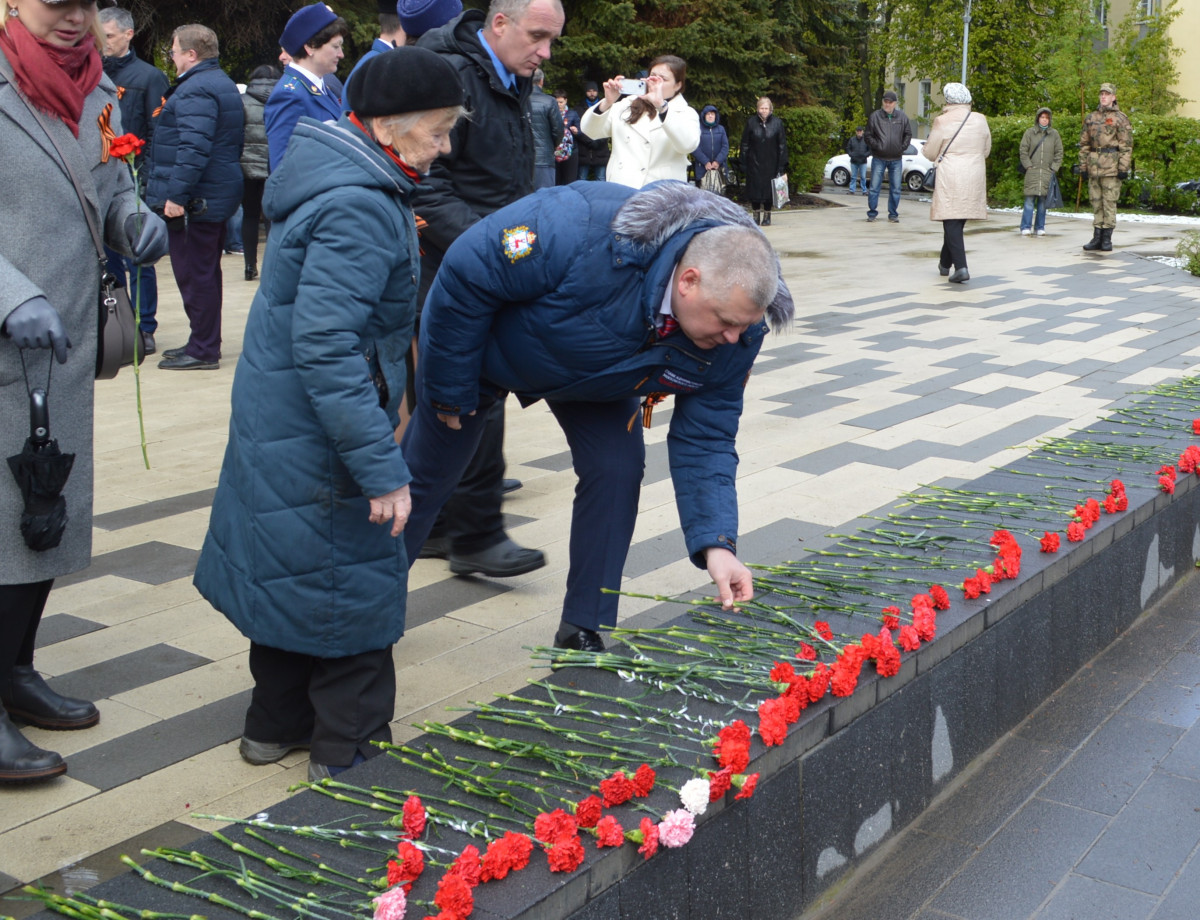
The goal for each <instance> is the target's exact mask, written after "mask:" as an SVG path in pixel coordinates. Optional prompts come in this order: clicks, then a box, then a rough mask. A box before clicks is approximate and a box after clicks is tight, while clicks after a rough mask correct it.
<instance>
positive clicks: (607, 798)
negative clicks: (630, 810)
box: [600, 770, 633, 808]
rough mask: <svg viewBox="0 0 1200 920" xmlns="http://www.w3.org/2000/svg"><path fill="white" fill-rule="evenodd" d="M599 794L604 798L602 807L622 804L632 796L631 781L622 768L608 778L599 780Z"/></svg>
mask: <svg viewBox="0 0 1200 920" xmlns="http://www.w3.org/2000/svg"><path fill="white" fill-rule="evenodd" d="M600 795H601V796H603V798H604V807H605V808H612V807H613V806H614V805H623V804H624V803H626V802H628V801H629V800H630V799H631V798H633V783H631V782H630V781H629V779H628V777H626V776H625V771H624V770H618V771H617V772H616V773H614V774H613V775H612V776H610V777H609V778H608V779H602V780H600Z"/></svg>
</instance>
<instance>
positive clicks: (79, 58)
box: [0, 17, 104, 137]
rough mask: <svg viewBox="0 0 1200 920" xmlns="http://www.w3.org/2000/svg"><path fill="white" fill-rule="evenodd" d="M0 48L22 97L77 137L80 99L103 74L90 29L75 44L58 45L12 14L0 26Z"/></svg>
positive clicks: (80, 113)
mask: <svg viewBox="0 0 1200 920" xmlns="http://www.w3.org/2000/svg"><path fill="white" fill-rule="evenodd" d="M0 48H3V49H4V56H5V57H7V58H8V62H9V63H10V64H11V65H12V69H13V75H14V76H15V77H16V78H17V87H18V88H19V89H20V90H21V92H22V93H24V94H25V97H26V98H27V99H28V100H29V101H30V102H32V103H33V104H34V105H35V106H37V107H38V108H39V109H41V110H42V111H43V112H45V113H47V114H48V115H53V116H55V117H56V118H58V119H60V120H61V121H62V122H63V124H65V125H66V126H67V127H68V128H70V129H71V133H72V134H74V135H75V136H76V137H79V119H80V117H81V116H82V115H83V101H84V99H86V98H87V95H88V93H90V92H91V91H92V90H94V89H95V88H96V87H97V86H98V85H99V84H100V78H101V77H102V76H103V75H104V65H103V63H102V62H101V60H100V51H99V49H97V48H96V42H95V39H94V38H93V36H92V35H91V33H88V34H86V35H84V36H83V39H82V40H81V41H80V42H79V44H77V45H75V46H74V47H71V48H60V47H59V46H57V45H52V44H50V43H49V42H46V41H42V39H40V38H37V37H36V36H34V34H33V33H32V32H30V31H29V30H28V29H27V28H25V25H24V23H22V22H21V21H20V20H19V19H17V18H16V17H13V18H10V19H9V20H8V22H7V24H6V28H4V29H3V30H0Z"/></svg>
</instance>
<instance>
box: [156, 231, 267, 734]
mask: <svg viewBox="0 0 1200 920" xmlns="http://www.w3.org/2000/svg"><path fill="white" fill-rule="evenodd" d="M167 236H168V239H169V241H170V244H171V270H172V271H173V272H174V273H175V283H176V284H178V285H179V293H180V296H182V297H183V310H184V312H185V313H187V318H188V323H189V324H190V325H191V327H192V334H191V336H190V337H189V338H188V343H187V353H188V354H189V355H191V356H192V357H193V358H199V359H200V360H201V361H216V360H217V359H218V358H219V357H220V356H221V251H222V250H223V249H224V247H225V222H224V221H221V222H220V223H206V222H201V221H195V220H192V221H188V223H187V225H186V226H184V227H183V228H182V229H180V230H169V231H167ZM255 740H262V739H255Z"/></svg>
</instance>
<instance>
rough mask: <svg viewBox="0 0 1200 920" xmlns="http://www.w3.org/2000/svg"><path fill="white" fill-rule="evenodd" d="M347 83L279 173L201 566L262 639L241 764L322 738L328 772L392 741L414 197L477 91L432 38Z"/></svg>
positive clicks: (255, 640)
mask: <svg viewBox="0 0 1200 920" xmlns="http://www.w3.org/2000/svg"><path fill="white" fill-rule="evenodd" d="M348 92H349V94H350V101H351V108H352V109H353V111H352V112H351V113H350V114H348V115H346V116H343V117H342V119H341V120H340V121H338V122H337V124H334V125H329V124H322V123H319V122H316V121H314V120H312V119H307V118H303V119H301V120H300V122H299V124H298V125H297V127H296V131H295V133H294V135H293V137H292V142H291V145H290V146H289V148H288V152H287V155H286V156H285V157H284V159H283V162H282V163H281V164H280V166H279V168H278V169H277V170H275V171H274V172H273V173H272V174H271V178H270V179H268V180H267V186H266V195H265V198H264V212H265V213H266V214H267V216H268V217H270V219H271V220H272V222H273V227H272V230H271V237H270V240H269V242H268V244H267V252H266V258H265V260H264V262H263V268H262V283H261V285H260V287H259V290H258V293H257V294H256V296H255V298H254V302H253V304H252V306H251V308H250V316H249V319H248V321H247V325H246V333H245V341H244V345H243V352H242V356H241V359H240V360H239V362H238V366H237V372H236V374H235V376H234V382H233V393H232V413H231V417H230V424H229V444H228V447H227V449H226V453H225V460H224V464H223V466H222V468H221V476H220V481H219V483H218V486H217V493H216V496H215V498H214V500H213V510H212V518H211V521H210V524H209V531H208V535H207V537H206V538H205V541H204V548H203V551H202V552H201V555H200V560H199V563H198V565H197V568H196V576H195V584H196V587H197V588H198V589H199V591H200V593H201V594H203V595H204V596H205V597H206V598H207V599H208V600H209V601H210V602H211V603H212V604H213V606H214V607H216V608H217V609H218V610H220V611H221V612H222V613H224V614H225V615H226V616H227V617H228V618H229V619H230V620H231V621H232V622H233V624H234V625H235V626H237V628H238V629H239V630H241V632H242V633H243V634H244V635H245V636H246V637H247V638H249V639H250V642H251V646H250V670H251V673H252V674H253V676H254V680H255V687H254V692H253V695H252V698H251V702H250V708H249V710H248V711H247V714H246V723H245V730H244V734H243V737H242V742H241V747H240V751H241V754H242V757H243V758H244V759H246V760H247V761H249V762H250V763H255V764H263V763H272V762H274V761H277V760H279V759H280V758H282V757H283V756H284V755H285V754H286V753H288V752H289V751H291V750H294V749H296V748H303V747H308V748H309V749H310V758H309V776H310V778H312V779H314V780H315V779H319V778H321V777H324V776H330V775H334V774H336V773H338V772H340V771H341V770H342V769H345V768H346V767H349V766H351V765H353V764H355V763H358V762H361V761H362V760H363V759H365V758H368V757H371V756H373V755H375V754H378V753H380V750H379V748H378V747H374V746H372V745H371V743H370V742H372V741H385V740H390V738H391V731H390V726H389V723H390V722H391V718H392V713H393V701H394V697H395V670H394V666H393V663H392V652H391V649H392V644H393V643H394V642H395V641H396V640H397V639H399V638H400V636H401V635H402V634H403V632H404V613H405V592H406V586H407V571H408V560H407V557H406V555H405V552H404V543H403V541H402V540H401V539H400V536H401V531H402V530H403V527H404V523H405V521H406V519H407V517H408V513H409V509H410V503H409V497H408V482H409V479H410V476H409V472H408V467H407V465H406V464H405V461H404V457H403V455H402V453H401V450H400V447H399V446H398V445H397V444H396V440H395V437H394V434H393V432H394V430H395V428H396V426H397V424H398V422H399V417H398V412H397V410H398V406H399V403H400V400H401V399H402V398H403V395H404V388H405V370H404V355H405V352H406V351H407V349H408V345H409V342H410V340H411V338H412V328H413V317H414V314H415V309H416V296H417V279H418V276H419V272H420V260H419V251H418V243H417V232H416V226H415V223H414V219H413V214H412V211H411V209H410V205H409V201H410V199H411V196H412V193H413V191H414V189H415V187H416V184H417V183H418V182H419V181H420V179H421V176H422V175H423V174H425V173H426V172H428V170H429V167H430V166H431V165H432V163H433V160H434V159H435V158H436V157H437V156H438V155H439V154H442V153H446V152H448V151H449V146H450V144H449V132H450V129H451V128H452V127H453V126H454V123H455V122H456V121H457V120H458V118H459V117H460V116H461V114H462V111H463V110H462V102H463V98H464V97H463V90H462V85H461V83H460V82H459V80H458V76H457V74H456V73H455V72H454V70H453V68H452V67H450V65H449V64H447V63H446V62H445V61H444V60H443V59H442V58H440V57H439V56H438V55H436V54H434V53H433V52H430V51H426V50H425V49H422V48H399V49H396V50H395V51H389V52H387V53H386V54H381V55H379V56H378V57H376V58H373V59H372V60H371V61H369V62H367V64H366V65H364V67H363V68H362V69H361V70H360V72H359V73H358V74H356V76H355V79H354V80H353V81H351V83H350V86H349V87H348Z"/></svg>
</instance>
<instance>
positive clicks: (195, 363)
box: [158, 352, 221, 371]
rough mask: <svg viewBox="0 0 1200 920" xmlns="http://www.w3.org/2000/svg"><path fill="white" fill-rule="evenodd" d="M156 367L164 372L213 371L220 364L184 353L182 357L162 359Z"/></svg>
mask: <svg viewBox="0 0 1200 920" xmlns="http://www.w3.org/2000/svg"><path fill="white" fill-rule="evenodd" d="M158 366H159V367H161V368H162V369H163V370H164V371H215V370H217V369H218V368H219V367H220V366H221V362H219V361H205V360H204V359H203V358H193V357H192V356H191V355H189V354H187V353H186V352H185V353H184V354H182V355H176V356H174V357H170V356H168V357H166V358H163V359H162V360H161V361H159V362H158Z"/></svg>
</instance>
